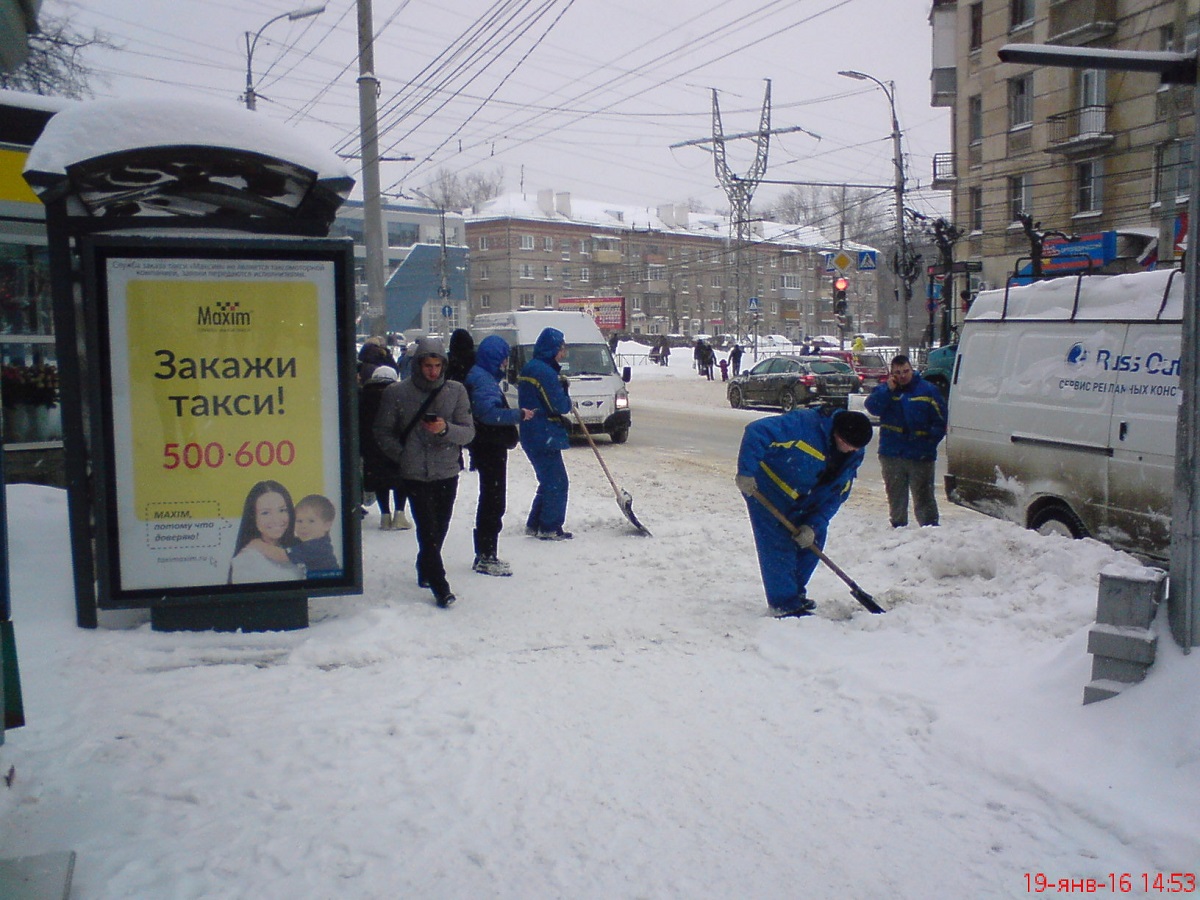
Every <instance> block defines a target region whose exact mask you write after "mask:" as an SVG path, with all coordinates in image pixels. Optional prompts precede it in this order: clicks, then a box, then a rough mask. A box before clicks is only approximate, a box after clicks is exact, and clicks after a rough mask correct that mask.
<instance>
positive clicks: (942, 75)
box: [929, 66, 958, 106]
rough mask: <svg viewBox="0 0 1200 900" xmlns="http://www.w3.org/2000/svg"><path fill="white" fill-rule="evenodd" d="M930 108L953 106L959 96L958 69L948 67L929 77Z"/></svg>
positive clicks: (936, 71) (934, 71) (936, 70)
mask: <svg viewBox="0 0 1200 900" xmlns="http://www.w3.org/2000/svg"><path fill="white" fill-rule="evenodd" d="M929 87H930V93H931V97H930V101H929V105H930V106H953V105H954V100H955V98H956V97H957V96H958V69H956V68H954V67H953V66H947V67H945V68H941V69H934V70H933V71H932V72H931V73H930V75H929Z"/></svg>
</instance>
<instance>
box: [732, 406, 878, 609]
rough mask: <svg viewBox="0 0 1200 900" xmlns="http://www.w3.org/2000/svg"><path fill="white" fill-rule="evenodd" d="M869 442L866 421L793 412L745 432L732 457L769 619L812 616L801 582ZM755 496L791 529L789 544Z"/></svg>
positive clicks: (834, 413)
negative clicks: (744, 499) (745, 508)
mask: <svg viewBox="0 0 1200 900" xmlns="http://www.w3.org/2000/svg"><path fill="white" fill-rule="evenodd" d="M870 442H871V420H870V419H868V418H867V417H866V416H865V415H863V414H862V413H860V412H856V411H850V410H831V409H829V408H826V409H821V410H815V409H794V410H792V411H791V412H788V413H784V414H783V415H781V416H767V417H766V418H762V419H758V420H756V421H754V422H751V423H750V424H749V425H747V426H746V430H745V432H744V433H743V435H742V445H741V449H740V450H739V452H738V461H737V479H736V481H737V486H738V490H740V491H741V492H742V493H743V494H745V495H746V507H747V509H749V511H750V526H751V529H752V530H753V532H754V546H755V549H756V550H757V551H758V567H759V571H760V572H761V573H762V580H763V588H764V590H765V591H766V595H767V606H768V607H769V609H770V610H771V613H772V614H773V615H775V616H776V617H777V618H787V617H790V616H806V615H809V614H811V613H812V611H813V610H814V609H815V608H816V603H815V602H814V601H813V600H811V599H810V598H809V597H808V592H807V587H808V580H809V578H811V577H812V573H813V570H814V569H815V568H816V567H817V562H818V558H817V555H816V554H815V553H813V552H812V549H811V548H812V547H814V546H816V547H820V548H824V546H825V536H826V533H827V531H828V528H829V522H830V520H831V519H832V518H833V517H834V514H835V513H837V511H838V510H839V509H840V508H841V506H842V504H843V503H844V502H845V501H846V498H847V497H848V496H849V495H850V486H851V485H852V484H853V482H854V478H855V476H856V475H857V474H858V467H859V465H860V464H861V463H862V460H863V456H864V455H865V453H864V451H863V448H864V447H866V446H867V444H869V443H870ZM756 492H757V493H759V494H761V495H762V496H763V497H764V498H766V500H767V501H768V502H770V503H771V504H772V505H774V506H775V507H776V508H777V509H778V510H779V511H780V512H782V513H783V514H784V515H785V516H786V517H787V519H788V521H790V522H791V523H792V524H793V525H795V526H796V527H797V528H798V531H797V533H796V535H795V536H793V535H792V533H791V532H790V531H789V530H788V529H787V528H785V527H784V525H783V524H782V523H781V522H779V521H778V520H777V519H776V518H775V517H774V516H773V515H772V514H771V512H770V511H769V510H768V509H767V508H766V507H765V506H764V505H763V504H762V503H760V502H759V501H758V500H757V499H755V498H754V496H753V495H754V494H755V493H756Z"/></svg>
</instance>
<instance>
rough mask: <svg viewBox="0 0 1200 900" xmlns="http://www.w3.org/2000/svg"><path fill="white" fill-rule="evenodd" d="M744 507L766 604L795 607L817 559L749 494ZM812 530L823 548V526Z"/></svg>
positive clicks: (801, 596) (780, 608)
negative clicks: (756, 551)
mask: <svg viewBox="0 0 1200 900" xmlns="http://www.w3.org/2000/svg"><path fill="white" fill-rule="evenodd" d="M746 507H747V509H749V510H750V527H751V528H752V529H753V531H754V546H755V549H757V550H758V569H759V571H760V572H761V573H762V580H763V588H764V589H765V590H766V593H767V604H768V605H769V606H770V607H771V609H772V610H774V611H787V610H792V609H795V608H796V607H798V606H799V605H800V604H801V602H802V601H803V600H804V599H805V597H806V596H807V594H806V588H807V586H808V579H809V578H811V577H812V573H813V570H814V569H816V567H817V563H818V562H820V560H818V559H817V555H816V554H815V553H813V552H812V551H811V550H801V549H800V548H799V547H798V546H796V542H795V541H793V540H792V535H791V532H789V531H788V530H787V529H786V528H784V527H783V525H782V524H781V523H780V522H779V520H778V519H776V518H775V517H774V516H773V515H771V513H770V512H768V511H767V508H766V507H765V506H763V505H762V504H761V503H759V502H758V501H757V500H755V499H754V498H753V497H747V498H746ZM813 531H814V532H815V533H816V544H817V546H818V547H822V548H824V546H825V531H826V529H825V527H824V526H822V527H820V528H815V527H814V529H813Z"/></svg>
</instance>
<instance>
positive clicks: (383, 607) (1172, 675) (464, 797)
mask: <svg viewBox="0 0 1200 900" xmlns="http://www.w3.org/2000/svg"><path fill="white" fill-rule="evenodd" d="M627 348H628V349H629V350H630V351H631V352H632V347H631V346H630V345H625V346H623V347H622V349H623V350H624V349H627ZM677 357H678V358H676V356H673V357H672V363H673V365H672V366H671V367H670V368H669V369H662V368H658V367H652V366H637V367H635V380H634V382H633V388H632V390H633V396H634V403H635V416H636V415H637V413H636V408H637V407H636V405H637V404H638V403H639V402H643V403H645V404H647V405H652V404H654V403H664V404H670V405H673V406H678V405H681V404H684V405H686V404H691V405H692V406H693V407H695V408H710V409H716V408H724V412H723V413H721V414H720V415H721V416H738V417H743V418H744V419H745V420H746V421H749V420H750V419H751V418H753V417H754V416H756V415H761V414H762V413H751V412H744V411H733V410H729V409H728V408H727V406H726V405H725V403H724V391H723V389H722V386H721V385H720V383H719V382H716V383H708V382H704V381H701V380H700V379H698V378H697V377H696V376H695V374H694V373H693V372H692V371H691V370H690V368H689V365H690V359H685V358H684V354H678V355H677ZM601 452H602V453H604V456H605V461H606V462H607V463H608V465H609V467H610V468H611V469H612V470H613V472H614V475H615V476H616V478H617V480H618V481H619V482H621V483H622V485H623V486H624V487H625V488H626V489H627V490H629V491H630V493H631V494H632V495H633V497H634V509H635V511H636V512H637V514H638V516H639V518H640V519H641V520H642V521H643V522H645V523H646V525H647V526H648V527H649V528H650V529H651V530H652V531H653V532H654V537H653V538H645V537H638V536H635V535H634V534H632V529H631V528H630V527H629V525H628V523H627V522H626V521H625V519H624V518H623V517H622V516H621V514H620V511H619V510H618V509H617V504H616V502H615V501H614V499H613V495H612V491H611V489H610V488H609V485H608V482H607V481H606V480H605V479H604V476H603V474H602V473H601V472H600V470H599V467H598V466H597V465H596V461H595V458H594V457H593V456H592V454H591V452H590V451H589V450H588V448H587V446H586V445H579V446H577V447H575V448H573V449H572V450H571V451H570V452H569V453H568V454H567V457H568V467H569V470H570V472H571V477H572V482H571V500H570V509H569V514H568V527H569V528H572V529H573V530H574V531H575V534H576V539H575V540H574V541H570V542H564V543H558V544H546V543H542V542H538V541H535V540H533V539H531V538H526V537H525V536H524V535H523V534H522V533H521V532H522V529H521V527H520V526H521V525H522V523H523V518H524V514H525V512H526V509H527V504H528V502H529V499H530V497H531V495H532V490H533V485H534V480H533V476H532V472H531V470H530V468H529V465H528V463H527V462H526V461H525V460H524V457H523V456H521V454H520V453H519V452H517V453H514V454H513V455H512V457H511V462H510V492H509V507H510V511H509V515H508V519H507V523H508V530H507V531H506V532H505V533H504V534H503V535H501V556H503V557H505V558H507V559H509V560H510V561H511V562H512V563H513V567H514V569H515V572H516V574H515V575H514V577H512V578H507V579H498V578H488V577H485V576H480V575H475V574H473V573H472V572H471V571H470V563H471V555H470V531H471V525H472V519H473V511H474V495H475V476H474V475H473V474H470V473H468V474H465V475H464V476H463V479H462V483H461V487H460V493H459V505H458V508H457V511H456V515H455V520H454V523H453V526H452V530H451V536H450V540H449V542H448V546H447V551H446V559H447V562H448V566H449V570H450V580H451V584H452V585H453V586H454V589H455V591H456V593H457V594H458V596H459V603H458V604H457V605H456V606H455V607H454V608H453V609H451V610H449V611H444V610H439V609H437V608H435V607H434V606H433V605H432V604H431V602H430V595H429V593H428V592H427V591H422V590H419V589H418V588H417V587H416V585H415V584H414V568H413V564H414V537H413V535H412V533H411V532H399V533H392V532H380V531H379V530H378V529H377V527H376V521H377V520H376V517H374V516H372V517H371V518H369V519H367V520H366V522H365V526H364V540H363V544H364V554H365V565H366V581H367V584H366V593H365V594H364V595H363V596H361V597H348V598H342V599H333V600H320V601H314V602H313V603H312V604H311V608H312V620H313V621H312V625H311V627H310V628H308V629H306V630H302V631H298V632H291V633H275V634H215V633H212V634H209V633H206V634H163V633H158V632H154V631H151V630H150V628H149V625H148V624H146V623H145V617H144V616H142V615H141V614H140V613H138V614H135V615H133V616H123V617H121V618H118V617H115V616H106V627H102V628H101V629H99V630H96V631H85V630H80V629H78V628H76V627H75V625H74V609H73V600H72V596H71V584H70V577H69V571H68V569H67V567H65V566H63V565H62V560H63V558H64V554H65V553H66V547H67V535H66V527H67V525H66V503H65V497H64V495H63V493H62V492H60V491H57V490H53V489H48V488H42V487H32V486H28V485H17V486H12V487H10V488H9V489H8V503H9V516H10V521H9V540H10V556H11V562H12V568H13V575H12V589H13V606H14V613H13V616H14V620H15V622H16V628H17V642H18V651H19V654H20V662H21V672H22V677H23V682H24V692H25V701H26V713H27V718H28V722H29V724H28V725H27V726H26V727H25V728H22V729H19V730H15V731H11V732H9V733H8V735H7V743H6V744H5V745H4V746H3V747H0V770H2V771H4V772H7V771H8V770H9V767H10V766H11V767H12V768H13V773H14V774H13V779H12V784H11V787H9V788H4V787H3V786H2V785H0V857H12V856H18V855H25V854H34V853H42V852H49V851H54V850H63V849H73V850H75V851H77V852H78V854H79V859H78V863H77V866H76V874H75V890H74V893H73V895H72V896H73V897H75V898H77V900H95V898H135V897H136V898H233V897H238V898H241V897H254V898H281V900H282V898H289V900H295V898H305V900H307V898H385V897H386V898H390V897H430V898H432V897H439V898H440V897H498V898H534V897H536V898H541V897H573V898H612V897H649V898H658V897H668V898H674V897H678V898H697V897H704V898H743V897H772V898H774V897H805V898H808V897H816V898H824V897H830V898H834V897H836V898H858V897H861V898H876V897H901V898H908V897H912V898H925V897H930V896H946V897H1015V896H1021V895H1025V894H1027V893H1029V892H1030V889H1031V888H1033V889H1034V890H1036V887H1037V882H1036V879H1037V876H1038V875H1039V874H1041V875H1043V876H1044V877H1046V878H1049V879H1051V880H1053V881H1055V882H1057V880H1058V879H1095V880H1097V881H1104V882H1105V885H1107V883H1108V882H1107V879H1108V877H1109V873H1114V874H1115V875H1116V877H1117V878H1118V879H1119V878H1120V876H1121V875H1122V874H1128V875H1129V876H1130V878H1131V881H1130V885H1131V887H1132V891H1131V893H1133V894H1134V895H1137V894H1141V893H1143V887H1144V882H1143V876H1148V877H1149V879H1151V885H1152V879H1153V878H1154V877H1155V875H1157V874H1158V873H1168V874H1169V873H1172V872H1179V873H1188V874H1192V875H1196V876H1200V872H1198V869H1200V690H1198V689H1197V688H1198V686H1200V654H1192V655H1190V656H1184V655H1183V654H1182V653H1181V652H1180V651H1179V650H1178V649H1177V648H1176V647H1175V646H1174V644H1173V643H1172V641H1171V639H1170V637H1169V635H1168V634H1167V632H1166V629H1165V621H1164V620H1165V615H1161V616H1160V617H1159V620H1158V622H1157V627H1158V629H1159V633H1160V641H1159V647H1158V662H1157V663H1156V665H1155V666H1154V668H1153V669H1152V670H1151V672H1150V675H1149V677H1148V678H1147V680H1146V681H1145V682H1144V683H1142V684H1141V685H1139V686H1137V687H1136V688H1133V689H1130V690H1128V691H1127V692H1126V693H1124V694H1123V695H1121V696H1120V697H1118V698H1116V699H1113V700H1109V701H1106V702H1104V703H1098V704H1093V705H1090V706H1087V707H1084V706H1082V705H1081V699H1082V693H1083V686H1084V684H1085V683H1086V682H1087V681H1088V680H1089V672H1090V664H1091V662H1090V657H1089V656H1088V655H1087V652H1086V639H1087V628H1088V625H1089V623H1090V622H1091V621H1092V619H1093V618H1094V613H1095V604H1096V586H1097V577H1098V573H1099V572H1100V570H1101V569H1103V568H1104V567H1105V566H1109V565H1114V564H1116V565H1126V566H1128V565H1132V564H1133V561H1132V560H1131V559H1130V558H1129V557H1127V556H1124V555H1123V554H1119V553H1116V552H1115V551H1112V550H1110V549H1108V548H1107V547H1104V546H1103V545H1100V544H1098V543H1095V542H1092V541H1074V542H1073V541H1069V540H1065V539H1061V538H1049V537H1039V536H1037V535H1034V534H1032V533H1030V532H1027V531H1024V530H1022V529H1019V528H1017V527H1015V526H1013V525H1010V524H1007V523H1004V522H999V521H995V520H992V519H987V518H984V517H981V516H977V515H975V514H974V513H971V512H968V511H965V510H960V509H957V508H954V507H950V506H949V504H947V503H945V501H943V522H944V525H943V527H942V528H939V529H924V530H918V529H906V530H903V531H898V532H893V531H891V530H889V529H887V528H886V527H885V523H886V518H885V512H884V506H883V503H882V498H881V491H880V489H879V487H878V485H871V484H869V483H867V481H866V479H865V478H864V479H860V485H859V486H858V487H856V492H855V494H854V495H853V496H852V497H851V499H850V501H849V503H848V504H847V506H846V507H845V508H844V509H843V511H842V512H841V513H840V514H839V516H838V517H837V518H836V519H835V520H834V523H833V527H832V529H831V534H830V543H829V546H828V548H827V549H828V550H829V553H830V555H831V556H832V557H833V558H834V559H835V560H837V561H838V562H840V563H841V564H842V565H843V566H844V567H845V568H847V569H848V570H849V571H850V574H851V575H852V576H853V577H854V578H855V579H856V580H857V581H858V582H859V584H861V585H862V586H863V587H864V588H865V589H866V590H868V591H870V592H871V593H872V594H874V595H875V597H876V598H877V599H878V600H880V601H881V602H882V603H883V604H884V605H885V606H887V607H889V608H890V609H891V611H890V612H889V613H888V614H886V615H882V616H872V615H869V614H867V613H866V612H865V611H864V610H863V609H861V608H860V607H859V606H858V605H857V604H856V603H855V602H854V601H853V599H852V598H851V597H850V595H849V593H848V591H847V590H846V589H845V587H844V586H843V585H842V584H841V583H840V582H839V581H837V580H836V579H835V578H834V577H833V576H832V575H831V574H830V573H829V572H827V571H824V570H820V571H818V574H817V576H816V578H815V579H814V582H813V585H812V590H811V594H812V595H813V596H815V597H816V598H817V599H818V600H819V601H820V607H819V610H818V613H819V614H818V615H817V616H816V617H814V618H810V619H803V620H783V621H777V620H774V619H770V618H767V617H766V616H765V604H764V601H763V597H762V590H761V585H760V582H759V578H758V573H757V566H756V564H755V561H754V554H753V545H752V540H751V537H750V529H749V524H748V520H747V516H746V511H745V506H744V503H743V501H742V499H741V497H740V496H739V494H738V493H737V491H736V489H735V488H734V486H733V472H732V471H731V468H730V466H729V465H728V464H727V463H724V462H720V461H716V460H713V459H711V458H709V457H706V456H704V455H703V454H696V453H687V452H671V453H668V452H663V451H658V450H655V449H653V448H649V447H647V446H646V445H645V444H644V443H639V440H638V429H637V425H636V420H635V428H634V432H633V436H632V437H631V438H630V442H629V443H628V444H626V445H623V446H611V445H609V444H608V443H607V442H603V443H602V445H601ZM735 452H736V448H731V449H730V458H732V455H733V454H734V453H735ZM1198 890H1200V886H1198ZM1106 892H1108V891H1106V890H1101V891H1099V893H1102V894H1103V893H1106ZM1115 892H1118V891H1114V893H1115ZM1150 893H1154V892H1153V891H1150Z"/></svg>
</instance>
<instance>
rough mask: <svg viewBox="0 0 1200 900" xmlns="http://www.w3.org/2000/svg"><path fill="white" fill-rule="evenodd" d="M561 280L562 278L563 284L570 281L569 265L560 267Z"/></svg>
mask: <svg viewBox="0 0 1200 900" xmlns="http://www.w3.org/2000/svg"><path fill="white" fill-rule="evenodd" d="M562 280H563V284H567V283H569V282H570V281H571V267H570V266H563V267H562Z"/></svg>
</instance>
